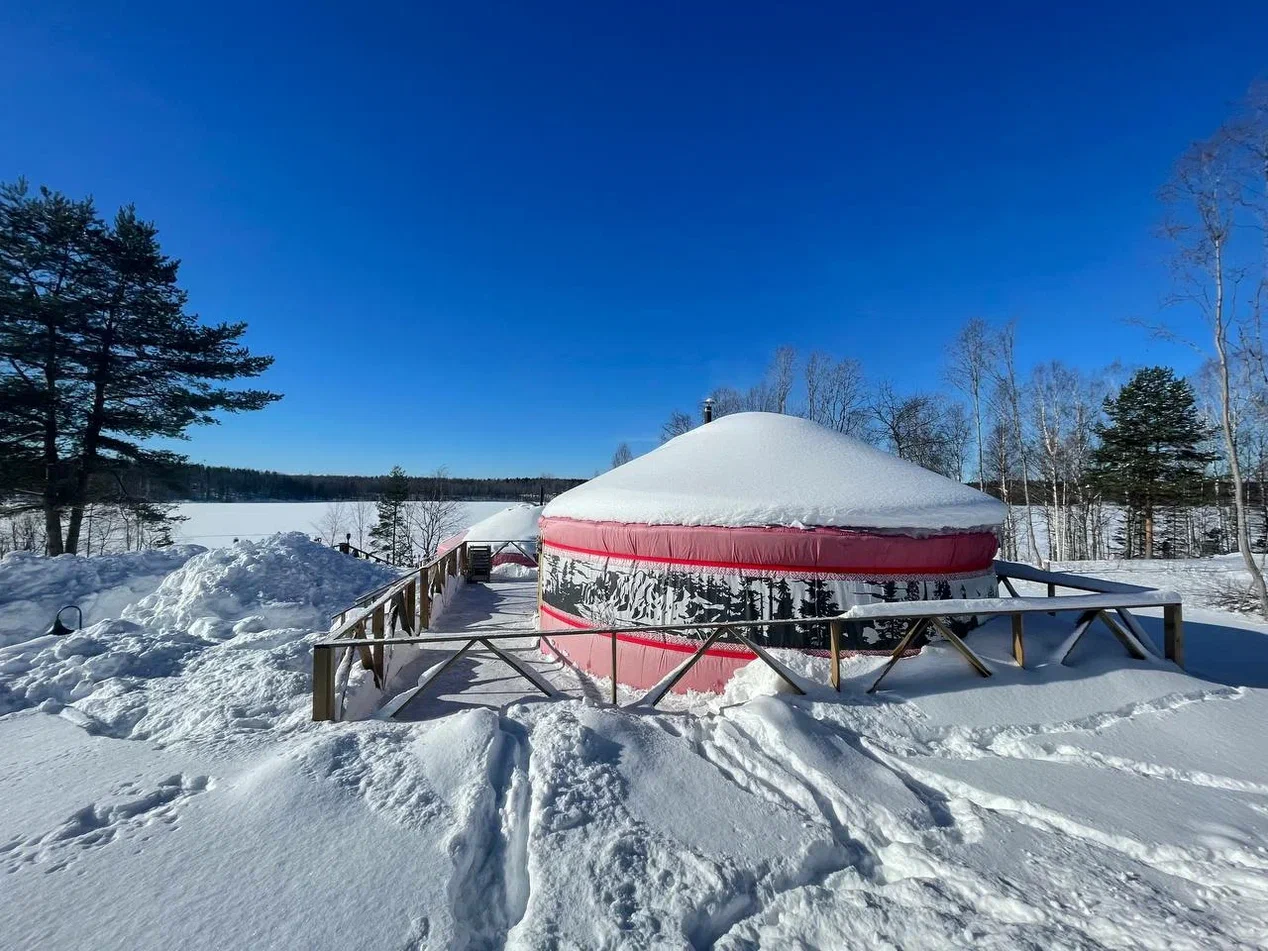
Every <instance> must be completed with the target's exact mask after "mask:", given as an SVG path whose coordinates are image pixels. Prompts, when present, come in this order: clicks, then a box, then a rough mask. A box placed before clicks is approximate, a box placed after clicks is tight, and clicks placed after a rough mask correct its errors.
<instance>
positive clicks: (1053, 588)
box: [1048, 581, 1057, 598]
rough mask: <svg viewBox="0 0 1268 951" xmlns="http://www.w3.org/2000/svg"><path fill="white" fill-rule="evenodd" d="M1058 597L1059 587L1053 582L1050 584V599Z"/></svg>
mask: <svg viewBox="0 0 1268 951" xmlns="http://www.w3.org/2000/svg"><path fill="white" fill-rule="evenodd" d="M1056 596H1057V586H1056V585H1055V584H1053V583H1052V582H1051V581H1049V582H1048V597H1050V598H1055V597H1056Z"/></svg>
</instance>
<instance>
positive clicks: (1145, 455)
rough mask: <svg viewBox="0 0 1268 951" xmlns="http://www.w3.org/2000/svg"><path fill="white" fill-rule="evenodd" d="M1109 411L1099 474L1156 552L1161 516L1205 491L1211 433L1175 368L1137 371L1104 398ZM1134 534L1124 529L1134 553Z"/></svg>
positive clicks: (1098, 452)
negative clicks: (1157, 520) (1205, 445)
mask: <svg viewBox="0 0 1268 951" xmlns="http://www.w3.org/2000/svg"><path fill="white" fill-rule="evenodd" d="M1105 415H1106V416H1107V417H1108V422H1107V423H1105V424H1102V425H1101V426H1099V427H1098V429H1097V435H1098V436H1099V437H1100V445H1098V446H1097V447H1096V448H1095V449H1094V450H1093V453H1092V471H1091V476H1092V480H1093V482H1094V484H1096V485H1097V486H1098V487H1099V488H1100V489H1101V490H1102V491H1103V492H1105V493H1106V494H1107V495H1108V496H1109V497H1111V498H1115V499H1118V500H1120V501H1121V502H1123V504H1125V505H1126V506H1127V507H1128V510H1129V516H1130V518H1129V524H1134V523H1137V522H1138V524H1139V526H1140V538H1141V540H1142V554H1143V555H1144V557H1146V558H1152V557H1153V556H1154V520H1155V516H1156V515H1157V514H1158V513H1159V511H1160V510H1162V509H1165V508H1167V507H1169V506H1174V505H1186V504H1190V503H1193V502H1195V501H1196V500H1197V499H1199V498H1200V496H1201V491H1202V472H1203V469H1204V468H1205V466H1206V464H1207V463H1208V462H1210V461H1211V460H1212V459H1213V458H1214V457H1213V456H1212V455H1211V454H1210V453H1208V452H1205V451H1203V450H1202V449H1201V448H1199V447H1200V445H1201V443H1202V442H1204V441H1205V440H1207V439H1209V438H1210V435H1211V433H1210V430H1209V428H1208V427H1207V426H1206V425H1205V424H1204V423H1203V422H1202V420H1201V418H1200V417H1199V416H1198V412H1197V407H1196V405H1195V400H1194V396H1193V388H1192V387H1191V386H1189V384H1188V382H1186V381H1185V380H1181V379H1177V378H1176V376H1175V373H1174V372H1172V370H1171V369H1170V368H1168V367H1147V368H1145V369H1143V370H1137V371H1136V373H1135V375H1134V376H1132V378H1131V380H1129V381H1128V382H1127V384H1126V385H1125V386H1124V387H1123V388H1122V389H1121V390H1119V392H1118V395H1116V396H1114V397H1111V398H1109V399H1107V400H1106V401H1105ZM1134 534H1135V533H1134V532H1132V531H1128V532H1127V534H1126V536H1125V541H1126V545H1127V547H1128V550H1127V552H1126V554H1129V555H1130V554H1131V539H1132V537H1133V536H1134Z"/></svg>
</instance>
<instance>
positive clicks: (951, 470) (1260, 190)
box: [614, 84, 1268, 614]
mask: <svg viewBox="0 0 1268 951" xmlns="http://www.w3.org/2000/svg"><path fill="white" fill-rule="evenodd" d="M1159 197H1160V203H1161V215H1160V218H1161V221H1162V224H1161V227H1160V233H1161V236H1162V237H1163V238H1164V240H1165V241H1166V242H1167V245H1168V248H1169V251H1170V270H1171V278H1172V282H1171V287H1170V288H1169V289H1168V290H1167V291H1166V292H1165V294H1164V295H1163V303H1164V304H1165V305H1167V307H1168V308H1174V309H1175V312H1176V315H1177V317H1178V318H1180V319H1183V320H1185V321H1186V322H1187V323H1188V324H1191V325H1192V324H1196V325H1198V326H1200V327H1201V328H1202V329H1203V332H1204V336H1202V337H1198V338H1193V339H1187V338H1185V337H1183V336H1182V335H1181V334H1179V333H1178V332H1177V331H1175V330H1174V329H1173V328H1172V327H1171V326H1170V325H1168V324H1166V323H1158V324H1155V325H1150V324H1146V323H1144V322H1140V326H1141V329H1142V330H1143V331H1144V332H1147V333H1150V334H1154V335H1158V336H1162V337H1166V338H1170V339H1180V340H1184V342H1186V343H1188V344H1189V345H1190V346H1192V347H1193V348H1194V349H1195V350H1196V351H1197V352H1199V353H1200V354H1201V355H1202V357H1203V359H1202V363H1201V366H1200V367H1199V369H1198V370H1197V372H1196V373H1194V374H1193V375H1192V376H1191V377H1190V378H1189V379H1187V380H1177V379H1176V378H1175V375H1174V373H1173V372H1172V371H1171V370H1169V369H1167V368H1158V367H1154V368H1143V369H1141V370H1139V371H1137V372H1136V373H1135V374H1131V373H1129V372H1128V369H1127V368H1125V367H1124V366H1123V365H1122V364H1120V363H1112V364H1110V365H1109V366H1106V367H1104V368H1103V369H1099V370H1092V371H1089V370H1084V369H1079V368H1076V367H1072V366H1069V365H1067V364H1065V363H1062V362H1060V361H1047V362H1043V363H1040V364H1037V365H1035V366H1031V367H1025V368H1023V367H1020V366H1019V365H1018V361H1017V356H1016V335H1017V326H1016V324H1015V323H1014V322H999V321H995V322H993V321H989V320H987V319H984V318H980V317H979V318H973V319H970V320H968V321H967V322H966V323H965V324H964V325H963V326H962V327H961V328H960V329H959V331H958V333H956V335H955V337H954V339H953V341H952V342H951V345H950V347H949V348H948V351H947V355H946V358H945V361H944V367H943V371H944V373H943V383H944V384H945V385H944V386H943V387H941V388H938V389H931V390H913V389H902V388H900V387H897V386H895V385H894V384H893V383H892V382H890V381H887V380H869V379H868V377H867V375H866V373H865V372H864V368H863V366H862V364H861V363H860V362H859V361H858V360H857V359H855V358H853V357H848V356H846V357H841V356H837V355H833V354H830V353H824V352H819V351H816V352H812V353H809V354H807V355H805V356H804V357H803V356H801V355H799V354H798V353H797V352H796V351H795V350H794V349H793V348H792V347H780V348H778V349H777V350H776V351H775V353H774V354H773V356H772V358H771V360H770V363H769V365H768V368H767V370H766V372H765V373H764V375H763V376H762V378H761V379H759V380H758V381H757V382H755V383H753V384H752V385H749V386H747V387H735V386H722V387H719V388H717V389H715V390H714V391H713V392H712V393H711V394H710V398H711V399H712V401H713V413H714V415H715V416H723V415H726V414H728V413H734V412H741V411H753V410H756V411H766V412H776V413H796V414H798V415H802V416H804V417H806V418H808V419H812V420H814V421H816V422H819V423H821V424H823V425H825V426H827V427H828V428H830V429H833V430H835V431H837V432H841V433H845V434H848V435H852V436H856V437H859V438H862V439H865V440H867V441H869V442H871V443H873V444H875V445H877V446H880V447H882V448H884V449H886V450H888V451H890V452H893V453H895V454H896V455H898V456H900V457H902V458H904V459H909V460H912V461H914V462H917V463H919V464H920V465H922V466H925V467H926V468H929V469H932V470H934V471H936V472H940V473H942V474H943V475H946V476H948V477H950V478H953V479H956V480H958V481H966V482H973V483H974V484H976V485H977V486H978V487H979V488H981V489H982V490H983V491H986V492H989V493H991V494H993V495H995V496H996V497H998V498H1001V499H1004V500H1007V501H1008V502H1010V503H1014V504H1013V505H1012V506H1010V509H1009V514H1008V519H1007V521H1006V523H1005V525H1004V527H1003V531H1002V537H1001V545H1002V549H1003V552H1004V554H1005V555H1006V556H1007V557H1023V558H1030V559H1036V560H1075V559H1087V558H1104V557H1110V556H1113V555H1117V556H1126V557H1154V556H1156V555H1159V554H1162V555H1168V556H1177V557H1178V556H1184V555H1193V554H1207V553H1213V552H1236V551H1240V552H1241V553H1242V556H1243V561H1244V564H1245V567H1246V570H1247V572H1248V573H1249V574H1250V575H1251V578H1252V582H1253V588H1254V597H1255V600H1256V601H1257V603H1258V604H1259V605H1260V606H1261V609H1262V610H1264V612H1265V613H1266V614H1268V591H1265V586H1264V581H1263V575H1262V572H1261V569H1260V566H1259V563H1258V561H1257V560H1256V558H1255V557H1254V553H1255V552H1256V551H1261V552H1262V551H1264V550H1265V548H1268V500H1266V499H1265V492H1264V487H1265V486H1268V363H1266V362H1265V356H1264V353H1265V348H1264V335H1263V323H1264V318H1265V315H1266V313H1268V241H1266V240H1265V237H1264V236H1265V235H1268V85H1266V84H1258V85H1256V86H1254V87H1252V88H1251V90H1250V92H1249V94H1248V96H1247V97H1246V99H1245V101H1244V102H1243V103H1242V104H1241V105H1240V107H1239V108H1238V110H1237V111H1236V113H1235V114H1234V115H1232V116H1231V117H1230V118H1229V119H1228V120H1227V121H1226V122H1224V123H1223V124H1222V125H1221V126H1220V127H1219V128H1218V129H1217V130H1216V131H1215V132H1214V133H1213V134H1212V136H1211V137H1210V138H1208V139H1205V140H1203V141H1201V142H1197V143H1194V144H1193V145H1192V146H1191V147H1190V148H1188V149H1187V150H1186V151H1185V152H1184V154H1183V155H1181V156H1180V158H1179V159H1178V160H1177V162H1176V163H1175V167H1174V170H1173V174H1172V176H1171V178H1170V180H1169V181H1168V182H1167V183H1166V185H1165V186H1164V187H1163V188H1162V190H1161V192H1160V196H1159ZM1194 318H1197V319H1196V320H1194ZM696 424H697V419H696V418H695V417H694V416H693V415H692V414H688V413H686V412H684V411H682V410H681V409H680V410H676V411H674V412H673V413H672V414H671V415H670V416H669V418H668V419H667V420H666V421H665V423H664V425H663V427H662V439H670V438H673V437H674V436H676V435H679V434H681V433H683V432H685V431H687V430H688V429H690V428H691V427H692V426H694V425H696ZM1164 434H1165V438H1163V437H1164ZM614 462H615V460H614Z"/></svg>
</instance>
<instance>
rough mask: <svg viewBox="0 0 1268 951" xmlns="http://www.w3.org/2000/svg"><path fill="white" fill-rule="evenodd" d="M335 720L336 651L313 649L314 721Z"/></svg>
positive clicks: (328, 648)
mask: <svg viewBox="0 0 1268 951" xmlns="http://www.w3.org/2000/svg"><path fill="white" fill-rule="evenodd" d="M334 718H335V649H334V648H333V647H314V648H313V719H314V720H333V719H334Z"/></svg>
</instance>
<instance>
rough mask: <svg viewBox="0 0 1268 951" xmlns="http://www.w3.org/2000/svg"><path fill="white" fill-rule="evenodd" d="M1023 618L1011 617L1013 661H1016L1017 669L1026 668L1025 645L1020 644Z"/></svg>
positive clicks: (1016, 615) (1015, 615)
mask: <svg viewBox="0 0 1268 951" xmlns="http://www.w3.org/2000/svg"><path fill="white" fill-rule="evenodd" d="M1022 625H1023V618H1022V616H1021V615H1020V614H1014V615H1013V660H1015V661H1017V666H1018V667H1025V666H1026V645H1025V644H1023V643H1022V634H1023V633H1024V629H1023V626H1022Z"/></svg>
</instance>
